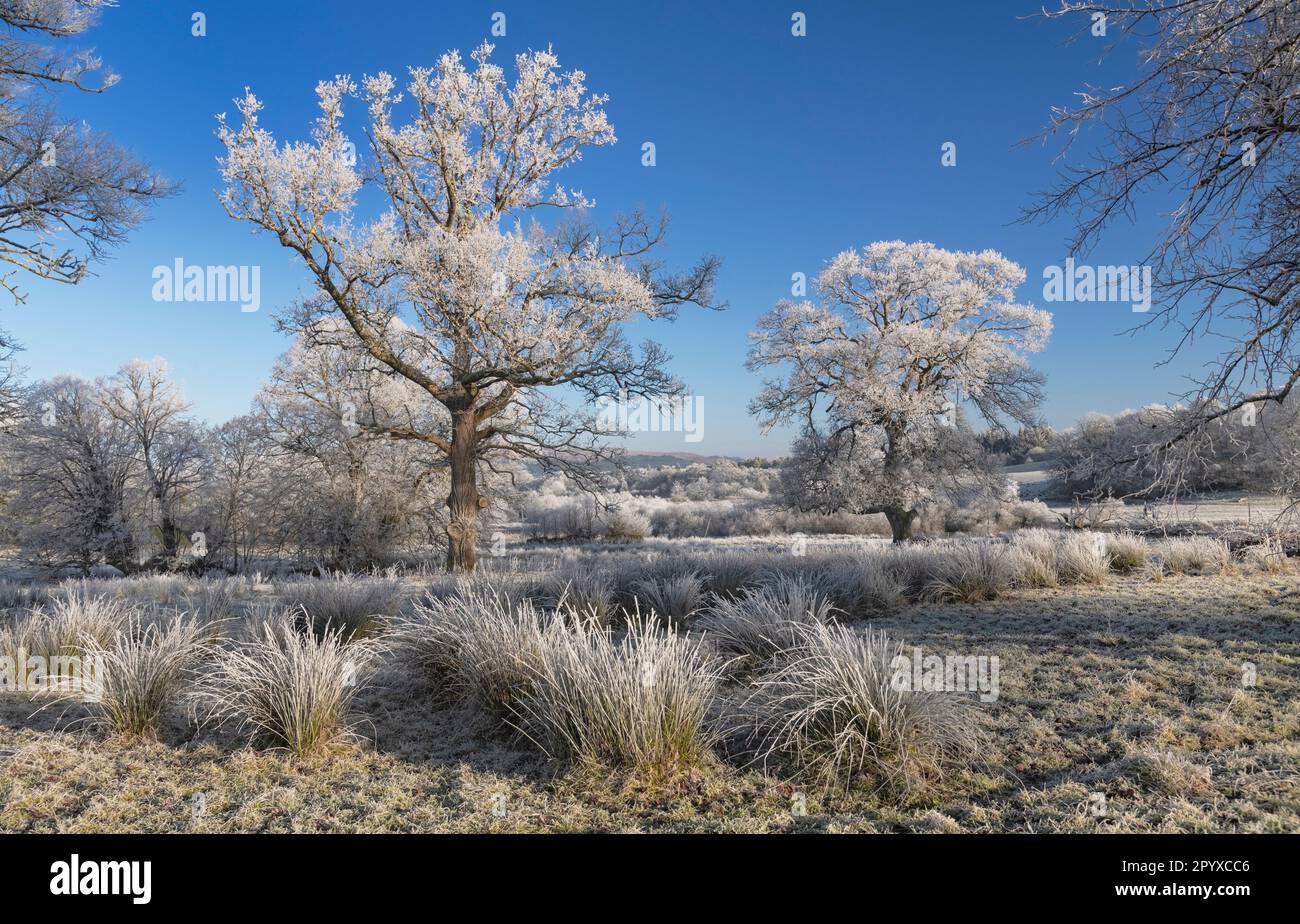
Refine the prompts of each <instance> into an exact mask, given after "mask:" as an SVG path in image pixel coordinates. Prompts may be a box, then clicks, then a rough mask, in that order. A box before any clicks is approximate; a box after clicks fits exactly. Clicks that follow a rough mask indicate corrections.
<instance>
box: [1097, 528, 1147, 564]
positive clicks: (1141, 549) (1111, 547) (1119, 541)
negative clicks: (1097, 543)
mask: <svg viewBox="0 0 1300 924" xmlns="http://www.w3.org/2000/svg"><path fill="white" fill-rule="evenodd" d="M1106 556H1107V558H1108V559H1109V560H1110V570H1111V571H1114V572H1117V573H1119V574H1132V573H1133V572H1135V571H1141V570H1142V569H1144V568H1145V567H1146V565H1147V561H1148V560H1149V559H1150V558H1151V543H1149V542H1147V540H1145V539H1143V538H1142V537H1141V536H1139V535H1137V534H1136V533H1132V532H1128V531H1125V532H1118V533H1112V534H1110V535H1108V536H1107V537H1106Z"/></svg>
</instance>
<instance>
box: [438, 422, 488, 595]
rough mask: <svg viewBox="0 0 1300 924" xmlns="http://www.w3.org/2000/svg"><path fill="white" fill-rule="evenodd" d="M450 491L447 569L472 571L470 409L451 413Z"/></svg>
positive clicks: (475, 503)
mask: <svg viewBox="0 0 1300 924" xmlns="http://www.w3.org/2000/svg"><path fill="white" fill-rule="evenodd" d="M448 462H449V463H450V465H451V494H450V495H448V497H447V570H448V571H473V570H474V567H475V565H476V564H477V561H478V513H479V509H480V508H481V507H482V504H481V503H480V498H479V493H478V428H477V423H476V422H475V419H474V411H473V409H466V410H463V411H456V412H454V413H453V414H452V436H451V452H450V453H449V454H448Z"/></svg>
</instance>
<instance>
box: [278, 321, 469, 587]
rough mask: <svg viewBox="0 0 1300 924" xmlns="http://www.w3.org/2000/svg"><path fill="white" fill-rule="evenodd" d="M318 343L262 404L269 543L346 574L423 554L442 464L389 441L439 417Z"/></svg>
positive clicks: (396, 381) (442, 491)
mask: <svg viewBox="0 0 1300 924" xmlns="http://www.w3.org/2000/svg"><path fill="white" fill-rule="evenodd" d="M330 323H332V322H331V321H328V320H325V321H322V322H320V324H321V325H323V326H328V325H329V324H330ZM320 339H322V338H312V337H307V336H300V337H299V338H298V339H297V340H296V342H295V343H294V345H293V347H292V348H291V349H290V350H289V351H288V352H287V353H286V354H285V355H284V356H282V357H281V358H280V360H279V361H278V362H277V363H276V365H275V368H274V369H273V370H272V374H271V380H270V382H268V383H267V385H266V386H265V387H264V388H263V390H262V392H261V393H260V394H259V395H258V399H257V414H256V419H257V420H258V421H259V423H260V425H261V427H262V429H263V430H264V432H265V434H266V436H267V439H268V442H269V444H270V449H269V452H268V458H267V460H266V461H267V465H268V470H269V474H270V477H271V479H272V480H273V482H274V485H275V489H274V492H273V493H274V496H273V497H270V498H268V500H267V505H266V513H267V514H268V517H267V519H268V521H269V528H268V530H267V531H266V532H267V535H268V536H273V537H275V539H276V541H277V544H278V545H279V546H280V547H282V548H291V549H292V550H293V551H295V552H296V553H297V554H299V555H302V556H309V557H311V558H312V559H314V560H315V561H317V562H320V563H322V564H324V565H326V566H329V567H342V568H363V567H369V566H372V565H376V564H382V563H385V562H386V560H388V559H390V558H391V557H393V556H394V555H397V554H399V553H400V552H401V551H402V550H403V549H404V548H410V547H412V546H420V547H427V546H428V545H429V544H430V541H431V535H430V533H431V530H432V529H433V528H435V527H445V525H446V519H445V517H443V516H441V513H442V511H441V510H440V509H439V508H440V507H442V498H445V497H446V493H447V479H446V459H445V457H443V456H442V454H441V453H439V452H438V450H437V449H436V448H435V447H433V446H430V445H429V444H428V443H427V442H425V441H424V440H422V439H401V438H395V437H392V436H389V435H387V434H388V433H391V432H411V433H424V432H429V431H431V430H434V429H435V428H436V426H437V423H438V421H437V419H436V418H437V416H439V412H441V411H442V408H441V407H440V406H434V405H431V403H430V402H429V401H428V400H427V397H425V396H424V392H423V391H422V390H421V389H420V388H419V387H418V386H417V385H415V384H414V383H412V382H410V381H408V380H407V379H405V378H402V377H401V376H395V375H393V374H392V373H391V371H389V370H387V369H386V368H385V367H384V366H383V365H382V364H381V363H379V362H378V361H377V360H375V359H374V358H372V357H370V356H369V354H367V353H365V352H364V351H361V352H360V355H358V350H357V349H356V348H355V347H347V346H333V345H326V344H323V343H321V342H319V341H320ZM385 373H387V374H385ZM422 397H424V400H421V399H422ZM431 418H432V419H431ZM444 509H445V508H444Z"/></svg>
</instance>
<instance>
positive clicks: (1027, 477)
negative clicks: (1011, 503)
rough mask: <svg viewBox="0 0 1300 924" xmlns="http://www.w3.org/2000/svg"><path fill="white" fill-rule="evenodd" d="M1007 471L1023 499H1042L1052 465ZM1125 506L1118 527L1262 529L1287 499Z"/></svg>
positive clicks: (1221, 498) (1236, 496)
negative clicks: (1162, 525)
mask: <svg viewBox="0 0 1300 924" xmlns="http://www.w3.org/2000/svg"><path fill="white" fill-rule="evenodd" d="M1004 471H1005V472H1006V474H1007V476H1008V477H1009V478H1011V479H1012V480H1013V481H1015V482H1016V484H1017V485H1018V486H1019V487H1020V496H1021V497H1023V498H1026V499H1030V498H1036V497H1041V496H1042V495H1043V493H1044V492H1045V491H1046V490H1047V488H1048V486H1049V484H1050V481H1051V478H1050V471H1049V466H1048V465H1047V464H1046V463H1042V462H1029V463H1025V464H1024V465H1012V466H1008V467H1007V468H1005V469H1004ZM1044 501H1045V503H1046V504H1047V506H1048V507H1049V508H1051V510H1052V512H1053V513H1057V514H1066V513H1069V512H1070V510H1071V505H1070V503H1069V502H1067V501H1062V500H1060V499H1059V498H1044ZM1125 507H1126V508H1127V509H1126V511H1125V514H1124V515H1122V516H1120V517H1118V518H1117V519H1116V523H1117V525H1127V526H1134V525H1138V524H1140V523H1143V522H1146V523H1147V525H1151V523H1152V522H1154V523H1155V524H1160V523H1167V524H1171V525H1172V524H1174V523H1191V522H1200V523H1212V524H1226V523H1241V524H1244V525H1252V526H1260V525H1265V524H1268V523H1270V522H1273V521H1275V520H1276V519H1277V517H1278V516H1279V515H1280V514H1282V512H1283V511H1284V510H1286V508H1287V500H1286V498H1283V497H1279V496H1277V495H1274V494H1250V493H1245V492H1241V491H1223V492H1219V493H1216V494H1210V495H1204V496H1202V497H1199V498H1193V499H1185V500H1180V501H1178V502H1177V503H1168V502H1164V501H1161V502H1158V503H1151V504H1149V505H1148V504H1146V503H1144V502H1143V501H1141V500H1136V501H1134V500H1130V501H1128V502H1126V504H1125Z"/></svg>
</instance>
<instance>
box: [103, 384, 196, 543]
mask: <svg viewBox="0 0 1300 924" xmlns="http://www.w3.org/2000/svg"><path fill="white" fill-rule="evenodd" d="M100 400H101V402H102V404H103V406H104V409H105V410H106V411H107V412H108V414H109V415H110V416H111V417H112V418H113V419H114V420H116V421H117V422H118V423H119V424H121V425H122V426H123V427H124V428H125V429H126V431H127V433H129V434H130V436H131V452H132V454H133V455H134V456H135V461H136V462H137V464H138V469H137V470H138V472H139V477H140V482H141V485H140V487H141V489H142V490H141V494H142V495H143V498H144V502H145V505H146V506H147V507H148V509H149V510H151V511H152V512H153V514H154V515H153V516H152V517H150V519H151V520H152V521H153V522H152V524H151V531H152V532H153V533H154V534H155V535H156V536H157V540H158V544H159V546H160V548H159V553H160V554H161V556H162V559H163V561H164V562H165V563H167V564H168V565H169V566H170V565H172V564H174V563H175V562H176V558H177V554H178V552H179V551H180V549H181V547H182V546H183V545H185V544H186V543H188V539H187V536H188V534H189V530H188V528H184V527H183V524H182V523H181V514H182V510H183V509H184V508H185V505H186V504H187V503H188V502H189V501H190V500H191V499H192V498H193V497H194V496H195V494H196V493H197V492H198V490H199V489H200V488H201V487H202V486H203V485H204V484H205V482H206V479H207V462H208V456H207V451H206V445H205V443H206V437H205V434H204V433H203V430H202V428H201V427H200V426H199V425H198V424H197V423H196V422H195V421H193V420H192V419H191V418H190V417H189V416H188V412H189V405H188V404H186V403H185V401H184V400H183V399H182V398H181V395H180V391H179V390H178V389H177V387H176V385H175V383H173V382H172V381H171V380H170V379H169V378H168V372H167V364H166V363H165V362H164V361H162V360H161V359H155V360H152V361H145V360H138V359H137V360H133V361H132V362H129V363H127V364H126V365H125V366H123V367H122V368H121V369H119V370H118V371H117V373H116V374H115V375H114V376H113V377H112V378H110V379H109V380H108V381H107V382H105V383H104V384H103V387H102V391H101V399H100Z"/></svg>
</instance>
